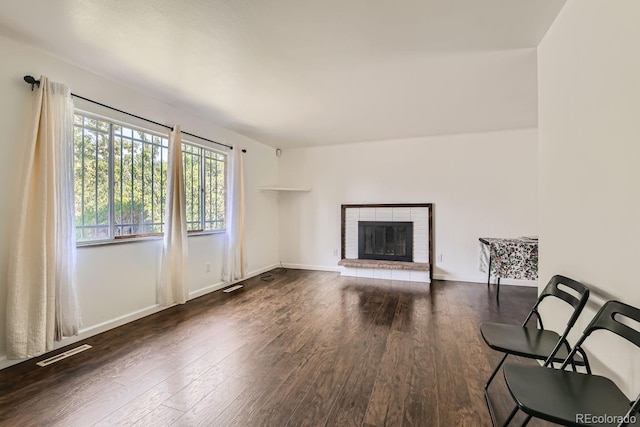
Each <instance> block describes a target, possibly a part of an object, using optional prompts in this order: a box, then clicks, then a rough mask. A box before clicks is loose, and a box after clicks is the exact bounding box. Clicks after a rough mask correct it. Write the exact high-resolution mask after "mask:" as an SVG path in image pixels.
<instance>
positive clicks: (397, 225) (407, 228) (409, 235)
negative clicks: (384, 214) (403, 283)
mask: <svg viewBox="0 0 640 427" xmlns="http://www.w3.org/2000/svg"><path fill="white" fill-rule="evenodd" d="M358 258H359V259H376V260H385V261H409V262H412V261H413V222H401V221H358Z"/></svg>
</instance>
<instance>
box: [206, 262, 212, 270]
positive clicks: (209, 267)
mask: <svg viewBox="0 0 640 427" xmlns="http://www.w3.org/2000/svg"><path fill="white" fill-rule="evenodd" d="M206 265H207V273H211V263H210V262H208V263H207V264H206Z"/></svg>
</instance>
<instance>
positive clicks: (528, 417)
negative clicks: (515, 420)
mask: <svg viewBox="0 0 640 427" xmlns="http://www.w3.org/2000/svg"><path fill="white" fill-rule="evenodd" d="M529 421H531V415H527V419H526V420H524V421H523V422H522V426H521V427H524V426H526V425H527V424H529Z"/></svg>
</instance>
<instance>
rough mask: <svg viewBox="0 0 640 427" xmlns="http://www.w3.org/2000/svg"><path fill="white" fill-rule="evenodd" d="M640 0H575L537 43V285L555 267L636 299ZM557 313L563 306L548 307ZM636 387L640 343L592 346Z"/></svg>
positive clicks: (596, 290)
mask: <svg viewBox="0 0 640 427" xmlns="http://www.w3.org/2000/svg"><path fill="white" fill-rule="evenodd" d="M638 16H640V2H638V1H636V0H619V1H615V2H602V1H598V0H569V1H568V2H567V4H566V5H565V6H564V9H563V10H562V11H561V13H560V14H559V16H558V18H557V19H556V21H555V22H554V24H553V25H552V27H551V29H550V30H549V32H548V33H547V35H546V37H545V38H544V40H543V42H542V43H541V45H540V46H539V48H538V64H539V65H538V67H539V70H538V71H539V134H540V136H539V138H540V152H539V153H540V155H539V162H540V165H539V170H540V173H539V176H540V286H543V285H544V283H546V281H547V280H548V279H549V278H550V277H551V276H552V275H553V274H556V273H561V274H565V275H567V276H569V277H573V278H575V279H577V280H581V281H583V282H584V283H586V284H588V285H590V286H591V287H592V290H593V294H592V295H593V297H592V299H593V303H592V304H590V305H589V306H588V307H587V310H586V313H585V316H584V317H583V320H582V322H581V323H580V325H579V328H578V329H579V332H581V331H582V329H583V328H584V326H585V325H586V323H587V320H588V319H589V318H590V317H591V316H592V315H593V313H594V310H595V309H597V305H598V304H600V303H601V302H602V300H603V299H608V298H615V299H619V300H622V301H624V302H626V303H628V304H631V305H634V306H639V307H640V280H639V278H638V275H637V274H638V272H637V265H638V254H639V251H638V242H640V167H639V166H638V165H639V164H640V119H639V117H640V116H639V115H640V55H639V54H638V52H640V25H638ZM544 314H547V315H549V314H550V315H552V316H554V317H555V318H556V321H555V322H556V326H559V325H558V323H559V321H558V320H557V318H558V316H559V313H558V312H554V313H551V312H545V313H544ZM588 350H590V351H591V352H593V354H594V356H595V357H596V358H597V359H598V360H599V361H600V362H601V364H602V365H606V367H605V366H600V369H604V370H605V371H606V372H605V373H608V374H612V375H614V376H615V377H616V378H617V379H618V381H619V382H620V383H622V385H623V386H624V387H626V390H627V391H628V393H629V396H630V397H634V398H635V395H636V394H637V393H638V392H639V391H640V365H638V357H639V356H640V352H638V351H637V350H635V349H632V348H631V347H630V346H626V345H623V344H622V343H621V342H619V341H617V340H607V341H604V340H600V339H598V340H597V341H596V342H594V343H593V345H591V346H589V347H588Z"/></svg>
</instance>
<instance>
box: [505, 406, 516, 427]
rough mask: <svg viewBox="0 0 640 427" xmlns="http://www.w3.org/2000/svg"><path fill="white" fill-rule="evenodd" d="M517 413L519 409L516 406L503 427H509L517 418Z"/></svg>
mask: <svg viewBox="0 0 640 427" xmlns="http://www.w3.org/2000/svg"><path fill="white" fill-rule="evenodd" d="M517 412H518V407H517V406H516V407H515V408H513V411H511V413H510V414H509V418H507V420H506V421H505V422H504V424H502V426H503V427H506V426H508V425H509V423H510V422H511V420H512V419H513V417H515V416H516V413H517Z"/></svg>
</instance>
